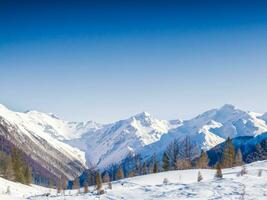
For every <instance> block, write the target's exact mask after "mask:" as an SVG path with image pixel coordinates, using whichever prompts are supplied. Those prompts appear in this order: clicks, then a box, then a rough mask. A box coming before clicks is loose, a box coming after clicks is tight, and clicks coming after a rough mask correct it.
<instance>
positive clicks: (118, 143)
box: [66, 112, 181, 168]
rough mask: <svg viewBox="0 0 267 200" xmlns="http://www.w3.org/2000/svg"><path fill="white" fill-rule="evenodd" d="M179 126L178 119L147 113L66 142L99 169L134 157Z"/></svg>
mask: <svg viewBox="0 0 267 200" xmlns="http://www.w3.org/2000/svg"><path fill="white" fill-rule="evenodd" d="M180 125H181V122H180V121H179V120H176V121H171V122H168V121H166V120H158V119H156V118H154V117H153V116H151V115H150V114H149V113H147V112H143V113H140V114H137V115H135V116H133V117H131V118H129V119H126V120H121V121H118V122H115V123H112V124H108V125H105V126H104V128H102V129H99V130H98V131H96V132H95V133H88V134H84V135H83V137H82V138H80V139H76V140H71V141H66V142H67V143H69V144H70V145H72V146H75V147H77V148H80V149H81V150H83V151H85V152H86V158H87V161H88V160H89V161H90V164H91V165H92V166H97V167H99V168H103V167H107V166H109V165H110V164H113V163H115V162H119V161H120V160H121V159H123V158H125V157H126V156H127V155H129V154H135V153H137V152H139V151H140V150H142V149H143V147H144V146H146V145H149V144H151V143H154V142H155V141H158V140H159V139H160V138H161V136H162V135H164V134H166V133H168V132H169V130H171V129H173V128H177V127H178V126H180Z"/></svg>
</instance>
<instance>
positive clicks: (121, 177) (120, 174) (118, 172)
mask: <svg viewBox="0 0 267 200" xmlns="http://www.w3.org/2000/svg"><path fill="white" fill-rule="evenodd" d="M123 178H124V173H123V169H122V166H121V165H120V166H119V168H118V171H117V180H120V179H123Z"/></svg>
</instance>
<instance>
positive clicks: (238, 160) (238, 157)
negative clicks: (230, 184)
mask: <svg viewBox="0 0 267 200" xmlns="http://www.w3.org/2000/svg"><path fill="white" fill-rule="evenodd" d="M243 164H244V162H243V156H242V153H241V150H240V149H238V150H237V153H236V155H235V161H234V165H235V166H241V165H243Z"/></svg>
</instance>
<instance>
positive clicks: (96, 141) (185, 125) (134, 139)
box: [0, 104, 267, 168]
mask: <svg viewBox="0 0 267 200" xmlns="http://www.w3.org/2000/svg"><path fill="white" fill-rule="evenodd" d="M266 116H267V114H259V113H254V112H249V111H243V110H240V109H238V108H236V107H234V106H233V105H229V104H226V105H224V106H223V107H221V108H218V109H212V110H209V111H207V112H204V113H203V114H200V115H198V116H197V117H195V118H193V119H190V120H184V121H182V120H171V121H167V120H159V119H156V118H154V117H153V116H152V115H150V114H149V113H147V112H143V113H140V114H137V115H135V116H132V117H130V118H128V119H125V120H120V121H117V122H114V123H112V124H104V125H103V124H99V123H95V122H92V121H88V122H68V121H64V120H61V119H59V118H58V117H56V116H55V115H53V114H45V113H40V112H37V111H29V112H26V113H18V112H13V111H10V110H8V109H7V108H5V107H4V106H2V105H0V117H3V118H4V119H5V120H6V122H8V123H10V124H12V125H14V126H16V127H17V128H18V129H19V130H20V131H19V132H20V133H21V134H22V135H26V136H27V137H29V138H31V140H32V141H34V142H35V143H36V138H38V139H37V140H40V139H42V140H45V141H46V142H47V143H48V144H50V145H51V146H53V147H54V148H55V149H57V150H58V151H60V152H61V153H63V154H64V155H66V156H67V157H68V158H69V159H70V160H78V161H79V162H81V163H83V165H85V163H86V164H87V165H89V166H90V167H92V166H94V167H99V168H104V167H107V166H109V165H111V164H113V163H114V162H119V161H120V160H122V159H123V158H125V157H126V156H127V155H129V154H136V153H141V154H142V155H144V156H146V157H149V156H151V155H152V154H153V153H162V152H163V151H164V150H165V149H166V147H167V145H168V144H169V143H170V142H171V141H173V140H174V139H177V138H178V139H183V138H184V137H186V136H190V137H191V139H192V140H193V141H194V142H195V143H196V144H197V146H198V147H199V149H204V150H208V149H210V148H212V147H214V146H216V145H217V144H219V143H221V142H223V141H224V140H225V139H226V138H227V137H238V136H256V135H260V134H261V133H263V132H267V117H266ZM37 143H38V141H37ZM71 146H72V147H71ZM73 147H74V148H73Z"/></svg>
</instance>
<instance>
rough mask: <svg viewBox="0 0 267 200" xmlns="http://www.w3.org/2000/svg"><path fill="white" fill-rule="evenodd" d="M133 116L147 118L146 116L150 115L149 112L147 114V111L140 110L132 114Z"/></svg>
mask: <svg viewBox="0 0 267 200" xmlns="http://www.w3.org/2000/svg"><path fill="white" fill-rule="evenodd" d="M134 117H135V118H136V119H143V118H147V117H151V114H149V113H148V112H145V111H144V112H141V113H138V114H136V115H134Z"/></svg>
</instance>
